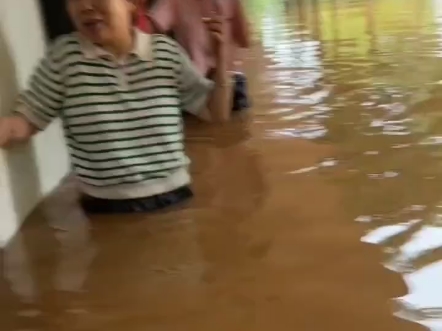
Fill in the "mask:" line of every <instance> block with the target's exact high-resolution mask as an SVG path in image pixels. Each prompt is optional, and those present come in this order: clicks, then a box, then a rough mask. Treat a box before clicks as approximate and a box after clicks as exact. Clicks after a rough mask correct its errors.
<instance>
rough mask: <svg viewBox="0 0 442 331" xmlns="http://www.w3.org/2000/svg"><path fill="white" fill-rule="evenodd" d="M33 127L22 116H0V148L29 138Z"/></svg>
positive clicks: (33, 130)
mask: <svg viewBox="0 0 442 331" xmlns="http://www.w3.org/2000/svg"><path fill="white" fill-rule="evenodd" d="M34 132H35V128H34V127H33V126H32V124H30V123H29V122H28V121H27V120H26V119H25V118H24V117H22V116H10V117H4V118H0V148H5V147H8V146H9V145H11V144H13V143H15V142H21V141H25V140H27V139H29V138H30V137H31V136H32V135H33V133H34Z"/></svg>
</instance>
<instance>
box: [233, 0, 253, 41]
mask: <svg viewBox="0 0 442 331" xmlns="http://www.w3.org/2000/svg"><path fill="white" fill-rule="evenodd" d="M232 1H233V15H232V34H233V35H232V37H233V40H234V41H235V43H236V44H237V45H238V46H239V47H242V48H249V47H250V29H249V22H248V20H247V17H246V14H245V12H244V8H243V5H242V3H241V0H232Z"/></svg>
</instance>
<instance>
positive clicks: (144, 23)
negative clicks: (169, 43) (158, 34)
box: [137, 8, 153, 34]
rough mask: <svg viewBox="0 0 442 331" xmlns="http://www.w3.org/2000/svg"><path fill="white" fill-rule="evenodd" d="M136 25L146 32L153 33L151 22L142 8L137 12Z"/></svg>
mask: <svg viewBox="0 0 442 331" xmlns="http://www.w3.org/2000/svg"><path fill="white" fill-rule="evenodd" d="M137 27H138V28H139V29H140V30H141V31H143V32H145V33H148V34H151V33H153V31H152V30H153V29H152V22H151V21H150V18H149V16H148V15H147V13H146V10H145V9H144V8H139V9H138V13H137Z"/></svg>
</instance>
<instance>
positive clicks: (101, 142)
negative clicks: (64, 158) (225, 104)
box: [17, 30, 212, 199]
mask: <svg viewBox="0 0 442 331" xmlns="http://www.w3.org/2000/svg"><path fill="white" fill-rule="evenodd" d="M135 36H136V38H135V40H136V42H135V45H134V48H133V51H132V52H131V53H130V55H129V56H128V57H127V58H125V59H124V60H123V61H118V60H117V59H115V58H114V57H113V56H112V55H111V54H109V53H107V52H106V51H104V50H103V49H100V48H98V47H96V46H95V45H92V44H90V43H89V42H87V41H85V40H83V39H82V38H80V36H79V35H78V34H75V33H74V34H71V35H68V36H64V37H61V38H60V39H58V40H57V41H56V42H55V43H54V45H53V46H52V47H51V48H50V49H49V51H48V53H47V56H46V57H45V58H44V59H43V60H42V61H41V63H40V65H39V66H38V68H37V69H36V71H35V73H34V75H33V76H32V78H31V81H30V84H29V88H28V89H27V90H26V91H24V92H23V93H22V94H21V96H20V99H19V107H18V108H17V111H18V112H20V113H21V114H23V115H24V116H26V117H27V118H28V119H29V120H30V121H31V122H32V123H33V124H35V125H36V126H37V127H38V128H39V129H41V130H43V129H44V128H45V127H46V126H47V125H48V124H49V123H50V122H51V121H52V120H53V119H54V118H56V117H60V118H61V120H62V123H63V127H64V132H65V138H66V143H67V146H68V150H69V154H70V158H71V162H72V165H73V168H74V170H75V173H76V175H77V177H78V179H79V183H80V185H81V188H82V190H83V191H84V192H85V193H86V194H90V195H92V196H95V197H99V198H107V199H128V198H137V197H144V196H150V195H154V194H160V193H164V192H167V191H170V190H173V189H175V188H177V187H179V186H182V185H186V184H188V183H189V181H190V178H189V174H188V171H187V167H188V164H189V161H188V158H187V157H186V155H185V153H184V146H183V128H182V114H181V110H182V109H184V110H186V111H189V112H192V113H194V114H196V115H197V112H198V111H199V110H200V109H202V107H203V106H204V104H205V102H206V96H207V94H208V92H209V90H210V89H211V87H212V83H211V82H210V81H208V80H207V79H206V78H204V77H203V76H201V75H200V74H199V73H198V71H197V70H196V69H194V67H193V65H192V64H191V62H190V60H189V59H188V58H187V56H186V55H185V54H184V53H183V51H182V50H181V49H180V48H179V46H178V45H177V44H176V43H175V42H174V41H172V40H171V39H168V38H167V37H165V36H160V35H148V34H144V33H142V32H140V31H138V30H136V33H135Z"/></svg>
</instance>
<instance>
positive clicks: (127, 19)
mask: <svg viewBox="0 0 442 331" xmlns="http://www.w3.org/2000/svg"><path fill="white" fill-rule="evenodd" d="M66 2H67V9H68V13H69V16H70V18H71V20H72V22H73V23H74V26H75V27H76V29H77V30H78V31H79V32H80V33H81V34H83V35H84V36H85V37H86V38H88V39H89V40H90V41H92V42H93V43H96V44H99V45H102V46H106V45H108V44H112V42H115V40H119V36H121V35H122V34H127V30H128V29H130V28H131V27H132V22H133V15H134V13H135V11H136V5H135V1H134V0H66Z"/></svg>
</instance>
